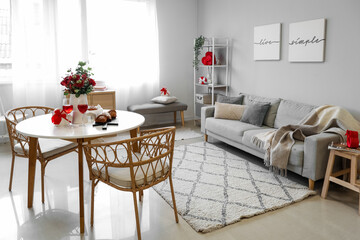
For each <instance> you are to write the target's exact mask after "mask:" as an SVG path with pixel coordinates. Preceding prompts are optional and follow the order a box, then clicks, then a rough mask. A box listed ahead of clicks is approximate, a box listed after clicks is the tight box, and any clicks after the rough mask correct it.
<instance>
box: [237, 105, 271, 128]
mask: <svg viewBox="0 0 360 240" xmlns="http://www.w3.org/2000/svg"><path fill="white" fill-rule="evenodd" d="M269 108H270V103H261V104H260V103H257V104H249V105H248V107H247V108H246V109H245V111H244V113H243V115H242V117H241V119H240V121H241V122H245V123H250V124H253V125H256V126H259V127H261V126H262V124H263V122H264V118H265V115H266V113H267V112H268V110H269Z"/></svg>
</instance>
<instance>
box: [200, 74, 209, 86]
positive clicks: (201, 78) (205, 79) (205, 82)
mask: <svg viewBox="0 0 360 240" xmlns="http://www.w3.org/2000/svg"><path fill="white" fill-rule="evenodd" d="M198 82H199V84H201V85H205V84H208V80H207V78H206V77H204V76H202V77H199V79H198Z"/></svg>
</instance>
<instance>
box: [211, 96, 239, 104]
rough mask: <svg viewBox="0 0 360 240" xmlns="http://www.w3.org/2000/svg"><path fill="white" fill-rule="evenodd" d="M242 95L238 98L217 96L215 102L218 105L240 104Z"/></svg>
mask: <svg viewBox="0 0 360 240" xmlns="http://www.w3.org/2000/svg"><path fill="white" fill-rule="evenodd" d="M243 98H244V95H241V96H238V97H228V96H224V95H220V94H219V95H217V97H216V101H217V102H219V103H229V104H242V101H243Z"/></svg>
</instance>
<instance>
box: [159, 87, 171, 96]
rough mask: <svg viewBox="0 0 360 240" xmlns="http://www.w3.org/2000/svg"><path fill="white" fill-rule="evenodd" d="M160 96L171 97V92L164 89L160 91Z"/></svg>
mask: <svg viewBox="0 0 360 240" xmlns="http://www.w3.org/2000/svg"><path fill="white" fill-rule="evenodd" d="M160 95H161V96H170V92H169V90H168V89H167V88H165V87H163V88H162V89H160Z"/></svg>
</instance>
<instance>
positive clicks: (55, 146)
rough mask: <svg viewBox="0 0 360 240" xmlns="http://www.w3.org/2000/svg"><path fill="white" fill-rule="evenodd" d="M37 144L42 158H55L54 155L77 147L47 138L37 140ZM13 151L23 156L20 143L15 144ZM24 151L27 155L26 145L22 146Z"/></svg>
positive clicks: (60, 140) (67, 142)
mask: <svg viewBox="0 0 360 240" xmlns="http://www.w3.org/2000/svg"><path fill="white" fill-rule="evenodd" d="M39 144H40V148H41V152H42V154H43V157H44V158H48V157H52V156H55V155H56V154H59V153H61V152H65V151H67V150H70V149H71V148H74V147H76V146H77V143H73V142H69V141H66V140H62V139H48V138H39ZM14 150H15V152H17V153H19V154H24V151H23V149H22V147H21V145H20V143H17V144H15V146H14ZM24 150H25V152H26V153H29V145H28V144H26V145H25V146H24Z"/></svg>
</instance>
